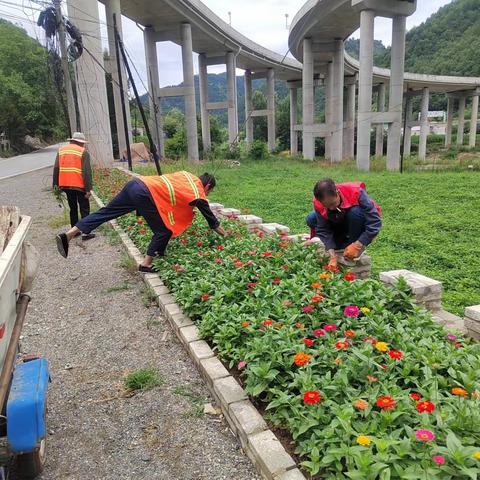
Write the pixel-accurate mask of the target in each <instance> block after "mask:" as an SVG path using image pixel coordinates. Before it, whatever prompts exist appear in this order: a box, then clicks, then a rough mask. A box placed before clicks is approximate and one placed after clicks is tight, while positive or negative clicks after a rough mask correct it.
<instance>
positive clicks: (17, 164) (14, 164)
mask: <svg viewBox="0 0 480 480" xmlns="http://www.w3.org/2000/svg"><path fill="white" fill-rule="evenodd" d="M57 150H58V145H51V146H50V147H47V148H44V149H42V150H38V151H37V152H33V153H27V154H25V155H17V156H16V157H11V158H6V159H3V160H0V180H2V179H4V178H9V177H14V176H16V175H21V174H22V173H27V172H31V171H34V170H39V169H41V168H46V167H51V166H52V165H53V164H54V163H55V155H56V153H57Z"/></svg>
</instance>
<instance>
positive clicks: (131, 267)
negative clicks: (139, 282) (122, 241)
mask: <svg viewBox="0 0 480 480" xmlns="http://www.w3.org/2000/svg"><path fill="white" fill-rule="evenodd" d="M118 266H119V267H121V268H124V269H125V270H127V272H130V273H134V272H136V271H137V269H138V267H137V262H135V260H134V259H133V258H132V257H130V256H129V255H128V254H127V253H123V254H122V256H121V258H120V261H119V262H118Z"/></svg>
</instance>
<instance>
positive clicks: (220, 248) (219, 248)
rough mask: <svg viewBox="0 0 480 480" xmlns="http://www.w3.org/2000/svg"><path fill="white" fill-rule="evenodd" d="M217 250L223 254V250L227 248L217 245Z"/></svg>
mask: <svg viewBox="0 0 480 480" xmlns="http://www.w3.org/2000/svg"><path fill="white" fill-rule="evenodd" d="M217 250H218V251H219V252H221V251H222V250H225V247H224V246H223V245H217Z"/></svg>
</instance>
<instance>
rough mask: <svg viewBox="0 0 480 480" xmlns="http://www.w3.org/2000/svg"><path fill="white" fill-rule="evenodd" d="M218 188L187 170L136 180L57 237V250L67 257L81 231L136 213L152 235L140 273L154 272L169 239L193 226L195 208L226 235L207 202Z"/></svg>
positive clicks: (207, 176) (212, 181) (206, 176)
mask: <svg viewBox="0 0 480 480" xmlns="http://www.w3.org/2000/svg"><path fill="white" fill-rule="evenodd" d="M215 185H216V180H215V177H214V176H213V175H210V174H208V173H204V174H203V175H201V176H200V177H196V176H195V175H192V174H191V173H189V172H185V171H182V172H175V173H170V174H166V175H160V176H148V177H143V176H140V177H137V178H134V179H133V180H130V181H129V182H128V183H127V184H126V185H125V186H124V187H123V189H122V191H121V192H120V193H119V194H118V195H117V196H116V197H115V198H113V199H112V201H111V202H110V203H109V204H108V205H107V206H105V207H103V208H101V209H100V210H98V211H97V212H94V213H92V214H91V215H89V216H88V217H86V218H83V219H82V220H80V221H79V222H78V223H77V224H76V226H75V227H73V228H72V229H70V230H69V231H68V232H66V233H62V234H60V235H57V238H56V240H57V248H58V251H59V252H60V254H61V255H62V256H63V257H65V258H67V256H68V245H69V242H70V240H71V239H72V238H74V237H75V236H76V235H78V234H79V233H80V232H81V233H84V234H85V233H86V234H89V233H90V232H91V231H92V230H94V229H95V228H97V227H99V226H100V225H101V224H103V223H105V222H108V221H109V220H113V219H114V218H118V217H120V216H122V215H125V214H127V213H130V212H133V211H137V212H138V214H139V215H141V216H142V217H143V218H144V219H145V221H146V222H147V224H148V226H149V227H150V229H151V230H152V232H153V237H152V241H151V242H150V245H149V246H148V249H147V255H146V256H145V258H144V261H143V262H142V264H141V265H140V267H139V271H140V272H144V273H148V272H153V271H155V270H154V267H153V266H152V263H153V259H154V258H155V257H156V256H164V255H165V250H166V248H167V245H168V242H169V241H170V238H172V237H176V236H178V235H180V234H181V233H182V232H183V231H185V230H186V228H187V227H188V226H190V225H191V224H192V221H193V209H194V208H195V207H196V208H198V210H200V212H201V213H202V215H203V216H204V217H205V219H206V220H207V222H208V225H209V226H210V228H211V229H212V230H215V231H216V232H217V233H218V234H219V235H222V236H225V235H226V233H225V230H223V228H222V227H221V226H220V222H219V221H218V220H217V218H216V217H215V215H214V214H213V212H212V211H211V210H210V206H209V204H208V202H207V195H208V194H209V193H210V192H211V191H212V190H213V188H214V187H215Z"/></svg>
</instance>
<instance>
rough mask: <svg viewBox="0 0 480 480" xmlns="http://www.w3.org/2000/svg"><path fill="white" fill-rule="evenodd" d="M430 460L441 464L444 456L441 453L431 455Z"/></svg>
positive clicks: (443, 461)
mask: <svg viewBox="0 0 480 480" xmlns="http://www.w3.org/2000/svg"><path fill="white" fill-rule="evenodd" d="M432 460H433V461H434V462H435V463H436V464H437V465H443V464H444V463H445V457H444V456H443V455H434V456H433V457H432Z"/></svg>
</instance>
